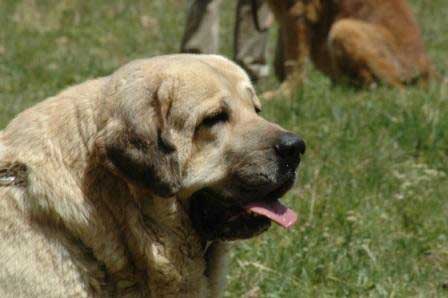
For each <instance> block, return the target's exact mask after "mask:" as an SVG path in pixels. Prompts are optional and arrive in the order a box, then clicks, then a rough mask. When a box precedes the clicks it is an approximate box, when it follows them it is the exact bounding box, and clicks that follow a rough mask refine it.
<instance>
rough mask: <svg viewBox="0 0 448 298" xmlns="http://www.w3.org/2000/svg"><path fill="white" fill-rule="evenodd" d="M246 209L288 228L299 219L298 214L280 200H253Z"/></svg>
mask: <svg viewBox="0 0 448 298" xmlns="http://www.w3.org/2000/svg"><path fill="white" fill-rule="evenodd" d="M244 209H246V210H247V211H251V212H253V213H256V214H259V215H263V216H265V217H267V218H269V219H270V220H272V221H274V222H275V223H278V224H279V225H281V226H282V227H284V228H286V229H289V228H290V227H292V226H293V225H294V224H295V223H296V221H297V214H296V213H295V212H294V211H292V210H291V209H289V208H287V207H285V206H284V205H282V204H281V203H280V202H279V201H274V202H269V203H268V202H253V203H250V204H248V205H246V206H245V207H244Z"/></svg>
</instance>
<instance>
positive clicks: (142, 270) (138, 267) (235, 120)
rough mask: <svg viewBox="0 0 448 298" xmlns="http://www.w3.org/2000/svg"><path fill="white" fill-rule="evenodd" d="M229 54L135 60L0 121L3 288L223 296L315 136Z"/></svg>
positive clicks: (283, 217) (288, 214)
mask: <svg viewBox="0 0 448 298" xmlns="http://www.w3.org/2000/svg"><path fill="white" fill-rule="evenodd" d="M260 108H261V107H260V102H259V100H258V99H257V97H256V95H255V92H254V89H253V86H252V85H251V83H250V80H249V78H248V76H247V75H246V73H245V72H244V71H243V70H242V69H241V68H240V67H238V66H237V65H235V64H234V63H232V62H230V61H229V60H227V59H225V58H222V57H220V56H213V55H171V56H161V57H156V58H152V59H147V60H138V61H134V62H132V63H130V64H128V65H125V66H124V67H122V68H120V69H119V70H117V71H116V72H115V73H113V74H112V75H111V76H108V77H103V78H99V79H96V80H91V81H88V82H86V83H83V84H80V85H78V86H75V87H71V88H69V89H67V90H65V91H63V92H62V93H60V94H58V95H56V96H55V97H51V98H49V99H47V100H45V101H43V102H42V103H40V104H38V105H36V106H35V107H33V108H30V109H28V110H26V111H25V112H23V113H21V114H20V115H19V116H17V117H16V118H15V119H14V120H13V121H12V122H11V123H10V124H9V125H8V127H7V128H6V129H5V130H4V131H2V132H0V297H195V298H196V297H218V296H219V294H220V293H221V292H222V288H223V286H224V282H223V277H224V276H225V256H226V254H227V243H228V242H226V241H227V240H235V239H245V238H249V237H253V236H255V235H258V234H259V233H261V232H263V231H265V230H266V229H267V228H268V227H269V225H270V223H271V221H274V222H277V223H279V224H280V225H282V226H284V227H290V226H291V225H292V224H294V222H295V220H296V216H295V214H294V212H293V211H291V210H290V209H287V208H286V207H284V206H283V205H281V203H279V201H278V199H279V198H280V197H281V196H283V195H284V194H285V193H286V192H287V191H288V190H289V189H290V188H291V186H292V185H293V183H294V179H295V171H296V168H297V166H298V165H299V161H300V155H301V154H303V153H304V150H305V144H304V143H303V141H302V140H301V139H300V138H298V137H297V136H296V135H294V134H293V133H290V132H287V131H285V130H284V129H282V128H280V127H279V126H278V125H276V124H273V123H270V122H268V121H266V120H265V119H263V118H262V117H260V116H259V115H258V112H259V111H260Z"/></svg>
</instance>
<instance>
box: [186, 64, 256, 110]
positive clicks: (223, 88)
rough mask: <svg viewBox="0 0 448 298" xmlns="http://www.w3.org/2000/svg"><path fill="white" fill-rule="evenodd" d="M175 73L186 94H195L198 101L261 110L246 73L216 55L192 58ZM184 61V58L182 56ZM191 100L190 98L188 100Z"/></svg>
mask: <svg viewBox="0 0 448 298" xmlns="http://www.w3.org/2000/svg"><path fill="white" fill-rule="evenodd" d="M192 57H193V58H194V59H188V61H189V63H187V64H183V65H182V66H183V67H181V68H182V70H181V71H180V72H179V73H180V75H181V76H182V78H183V81H184V82H188V83H186V84H185V85H186V86H185V87H186V88H185V89H186V93H189V94H192V93H193V94H196V95H197V97H198V100H200V101H204V100H206V99H210V100H215V99H216V98H217V97H221V98H229V99H230V100H231V101H238V104H239V105H242V106H246V107H249V108H250V109H253V107H254V106H255V107H256V109H261V103H260V101H259V99H258V98H257V96H256V93H255V89H254V87H253V85H252V83H251V81H250V79H249V76H248V75H247V74H246V72H245V71H244V70H243V69H242V68H241V67H239V66H238V65H237V64H235V63H234V62H232V61H230V60H228V59H226V58H224V57H221V56H217V55H192ZM186 58H187V57H186ZM190 100H191V99H190Z"/></svg>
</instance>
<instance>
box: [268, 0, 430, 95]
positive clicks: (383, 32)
mask: <svg viewBox="0 0 448 298" xmlns="http://www.w3.org/2000/svg"><path fill="white" fill-rule="evenodd" d="M268 2H269V5H270V7H271V9H272V11H273V12H274V15H275V16H276V19H277V21H278V23H279V26H280V34H279V36H280V38H279V42H278V45H279V49H280V50H279V52H278V54H279V55H277V59H276V64H275V68H276V73H277V76H278V77H279V78H280V79H281V80H284V79H285V78H286V81H285V82H284V83H283V85H282V86H281V88H280V90H279V91H280V92H281V93H283V94H284V95H285V94H290V93H291V91H292V90H293V89H294V88H296V87H297V86H298V85H300V83H301V80H303V77H304V73H303V72H304V62H305V60H306V58H307V57H310V59H311V61H312V62H313V64H314V65H315V66H316V67H317V69H319V70H320V71H322V72H323V73H324V74H326V75H328V76H329V77H330V78H331V79H332V80H333V81H335V82H344V83H350V84H353V85H356V86H367V87H370V86H374V85H376V84H377V83H378V82H382V83H386V84H390V85H393V86H403V85H406V84H409V83H414V82H416V81H420V82H425V81H427V80H428V78H429V77H430V76H432V75H436V74H435V71H434V69H433V67H432V66H431V63H430V61H429V59H428V57H427V54H426V52H425V49H424V45H423V41H422V38H421V33H420V29H419V27H418V25H417V22H416V21H415V19H414V17H413V15H412V12H411V9H410V7H409V5H408V4H407V2H406V0H328V1H326V0H268ZM269 94H270V95H269ZM274 95H276V94H275V93H272V92H270V93H268V94H266V96H267V97H272V96H274Z"/></svg>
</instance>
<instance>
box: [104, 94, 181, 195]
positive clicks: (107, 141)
mask: <svg viewBox="0 0 448 298" xmlns="http://www.w3.org/2000/svg"><path fill="white" fill-rule="evenodd" d="M166 89H167V86H161V87H160V88H158V89H157V90H156V91H155V92H153V93H146V96H150V97H151V98H150V99H145V100H125V101H126V102H125V103H122V104H121V105H120V108H121V109H123V110H121V111H119V112H118V113H114V114H115V116H114V117H113V118H112V119H109V120H108V121H107V122H108V123H107V125H106V127H105V128H104V129H103V130H102V131H101V133H100V136H99V137H98V138H97V142H96V144H97V148H99V150H100V152H101V153H100V154H101V155H102V156H103V161H104V162H105V164H106V166H107V168H109V169H110V170H111V171H112V172H114V173H115V174H117V175H119V176H121V177H122V178H123V179H125V180H126V181H128V182H129V183H132V184H133V185H134V186H137V187H139V188H143V189H144V190H149V191H150V192H152V193H153V194H155V195H157V196H160V197H170V196H172V195H174V194H175V193H176V192H177V191H178V190H179V188H180V168H179V160H178V152H177V148H176V146H175V144H174V143H173V141H172V137H171V133H170V130H169V128H168V127H167V119H166V117H167V114H168V111H167V109H169V105H170V102H171V100H172V98H169V97H170V94H169V92H166ZM148 103H149V104H148Z"/></svg>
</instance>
